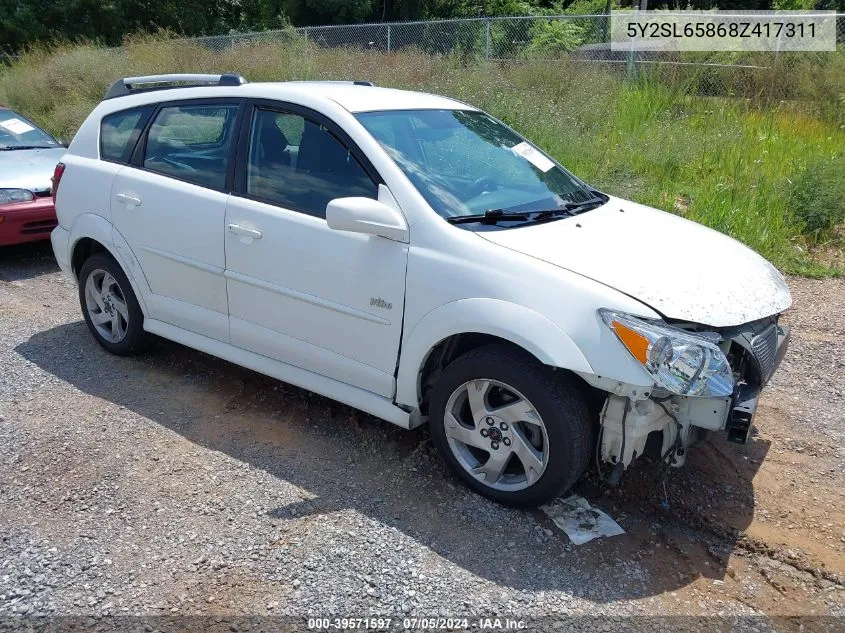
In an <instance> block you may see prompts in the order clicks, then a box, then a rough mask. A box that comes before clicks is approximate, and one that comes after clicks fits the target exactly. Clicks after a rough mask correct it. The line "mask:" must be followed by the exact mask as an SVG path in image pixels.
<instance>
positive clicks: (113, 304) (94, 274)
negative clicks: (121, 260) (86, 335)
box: [79, 252, 149, 356]
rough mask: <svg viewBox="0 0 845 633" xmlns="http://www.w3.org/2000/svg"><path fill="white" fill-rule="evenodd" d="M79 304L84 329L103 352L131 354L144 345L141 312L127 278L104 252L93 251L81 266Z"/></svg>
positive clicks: (142, 348) (145, 335) (147, 337)
mask: <svg viewBox="0 0 845 633" xmlns="http://www.w3.org/2000/svg"><path fill="white" fill-rule="evenodd" d="M79 303H80V306H81V307H82V316H83V317H84V318H85V324H86V325H87V326H88V330H89V331H90V332H91V334H92V335H93V337H94V338H95V339H96V340H97V342H98V343H99V344H100V345H102V346H103V347H104V348H105V349H106V350H107V351H109V352H111V353H112V354H115V355H117V356H132V355H134V354H138V353H139V352H142V351H143V350H144V349H145V348H146V347H147V344H148V341H149V335H148V334H147V333H146V332H144V313H143V312H142V311H141V306H140V305H139V303H138V299H137V298H136V297H135V292H134V291H133V290H132V285H131V284H130V283H129V279H128V278H127V277H126V274H125V273H124V272H123V269H122V268H121V267H120V264H118V263H117V261H116V260H115V259H114V258H113V257H112V256H111V255H109V254H108V253H102V252H101V253H95V254H94V255H92V256H91V257H89V258H88V259H87V260H86V261H85V263H84V264H83V265H82V268H81V269H80V271H79Z"/></svg>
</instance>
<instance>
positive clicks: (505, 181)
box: [357, 110, 596, 219]
mask: <svg viewBox="0 0 845 633" xmlns="http://www.w3.org/2000/svg"><path fill="white" fill-rule="evenodd" d="M357 118H358V120H359V121H360V122H361V124H362V125H363V126H364V127H365V128H366V129H367V130H368V131H369V132H370V134H372V135H373V136H374V137H375V138H376V139H377V140H378V141H379V142H380V143H381V144H382V145H383V146H384V147H385V149H386V150H387V151H388V153H389V154H390V155H391V156H392V157H393V159H394V160H395V161H396V163H397V164H398V165H399V167H400V168H401V169H402V171H404V172H405V175H406V176H408V178H409V179H410V180H411V182H412V183H413V184H414V186H415V187H416V188H417V189H418V190H419V191H420V193H421V194H422V195H423V197H424V198H425V199H426V201H427V202H428V203H429V204H430V205H431V207H432V208H433V209H434V210H435V211H436V212H437V213H438V214H440V215H441V216H443V217H444V218H447V219H448V218H455V217H459V216H468V215H476V214H481V213H485V212H488V211H491V210H496V212H502V213H509V212H514V213H515V212H531V211H542V210H549V209H557V208H560V207H562V206H566V205H571V204H572V203H580V202H587V201H590V200H595V198H596V194H595V193H593V192H592V191H590V190H588V189H587V188H586V186H585V185H584V184H583V183H581V182H580V181H578V180H577V179H576V178H575V177H574V176H572V175H571V174H570V173H568V172H567V171H565V170H564V169H561V168H560V167H558V166H557V165H556V164H555V163H554V162H552V161H551V160H550V159H549V158H548V157H547V156H546V155H545V154H543V153H542V152H541V151H540V150H538V149H537V148H536V147H534V146H533V145H531V144H530V143H528V142H527V141H525V139H523V138H522V137H521V136H519V135H518V134H517V133H516V132H514V131H513V130H511V129H510V128H508V127H507V126H506V125H504V124H503V123H501V122H499V121H497V120H496V119H494V118H493V117H491V116H489V115H487V114H485V113H484V112H478V111H467V110H393V111H379V112H364V113H361V114H358V115H357Z"/></svg>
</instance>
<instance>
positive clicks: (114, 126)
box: [100, 106, 152, 163]
mask: <svg viewBox="0 0 845 633" xmlns="http://www.w3.org/2000/svg"><path fill="white" fill-rule="evenodd" d="M150 113H152V108H151V107H149V106H148V107H144V108H135V109H133V110H124V111H123V112H115V113H114V114H109V115H108V116H105V117H103V120H102V122H101V123H100V158H102V159H103V160H110V161H114V162H117V163H128V162H129V158H130V156H132V150H133V149H135V143H137V142H138V136H139V135H140V134H141V130H142V129H144V125H146V123H147V119H148V118H149V117H150Z"/></svg>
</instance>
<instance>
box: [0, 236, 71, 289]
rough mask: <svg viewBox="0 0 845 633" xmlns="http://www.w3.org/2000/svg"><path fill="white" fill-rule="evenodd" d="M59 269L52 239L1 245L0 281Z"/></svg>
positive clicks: (18, 278) (31, 276) (33, 275)
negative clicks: (51, 242)
mask: <svg viewBox="0 0 845 633" xmlns="http://www.w3.org/2000/svg"><path fill="white" fill-rule="evenodd" d="M58 270H59V265H58V264H57V263H56V258H55V256H54V255H53V247H52V246H51V245H50V240H41V241H38V242H29V243H27V244H14V245H12V246H0V281H23V280H25V279H32V278H33V277H40V276H41V275H46V274H47V273H53V272H56V271H58Z"/></svg>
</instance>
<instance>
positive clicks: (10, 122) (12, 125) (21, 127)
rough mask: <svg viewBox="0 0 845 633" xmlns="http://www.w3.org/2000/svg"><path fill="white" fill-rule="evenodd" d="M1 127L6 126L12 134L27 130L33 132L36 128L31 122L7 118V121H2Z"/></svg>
mask: <svg viewBox="0 0 845 633" xmlns="http://www.w3.org/2000/svg"><path fill="white" fill-rule="evenodd" d="M0 127H4V128H6V129H7V130H9V131H10V132H11V133H12V134H25V133H26V132H31V131H32V130H34V129H35V128H34V127H32V126H31V125H30V124H29V123H27V122H26V121H21V120H20V119H6V120H5V121H0Z"/></svg>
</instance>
